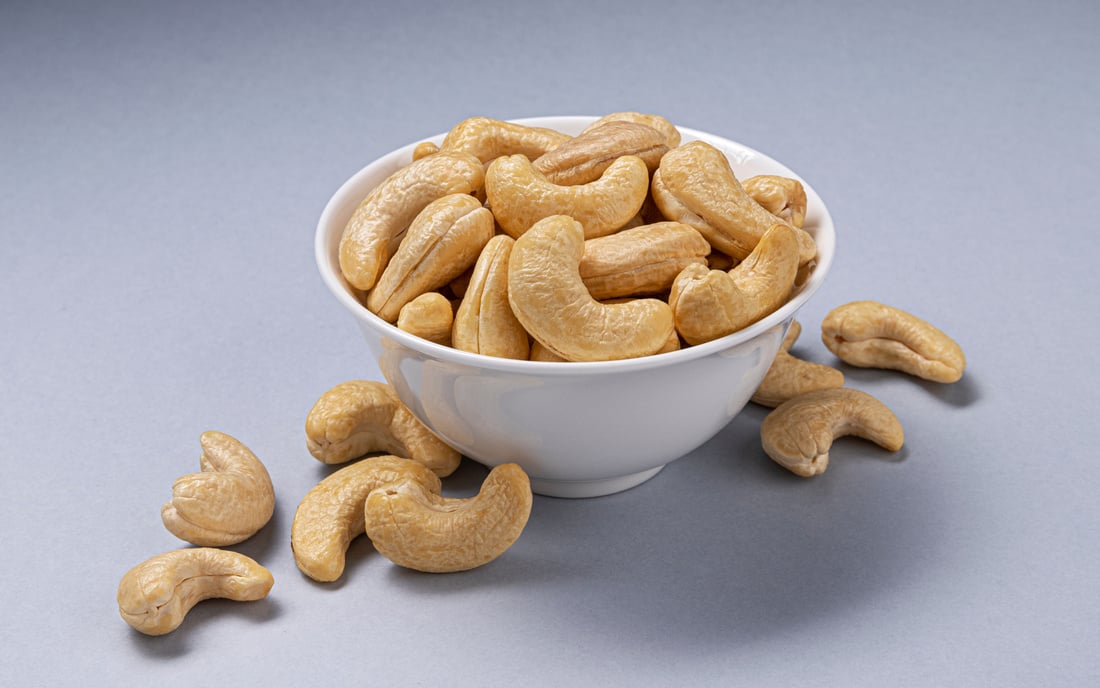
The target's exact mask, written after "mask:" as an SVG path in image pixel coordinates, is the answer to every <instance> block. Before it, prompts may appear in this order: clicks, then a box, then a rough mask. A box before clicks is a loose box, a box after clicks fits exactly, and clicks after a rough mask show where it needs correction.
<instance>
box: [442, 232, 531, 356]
mask: <svg viewBox="0 0 1100 688" xmlns="http://www.w3.org/2000/svg"><path fill="white" fill-rule="evenodd" d="M515 243H516V242H515V239H513V238H512V237H510V236H508V235H507V234H498V235H497V236H495V237H493V238H492V239H490V240H489V243H488V244H486V245H485V248H484V249H482V251H481V255H480V256H479V257H478V259H477V263H476V264H475V265H474V272H473V275H472V276H471V277H470V283H469V285H467V287H466V292H465V295H464V296H463V297H462V303H461V305H459V307H458V312H457V313H455V319H454V328H453V331H452V333H451V340H452V342H453V344H454V347H455V348H456V349H460V350H462V351H469V352H471V353H475V354H483V355H485V356H497V357H500V358H514V359H519V360H526V359H527V356H528V353H529V343H528V337H527V331H526V330H524V329H523V325H521V324H520V322H519V320H517V319H516V315H515V313H513V312H512V306H511V305H510V304H509V303H508V263H509V260H510V257H511V255H512V247H513V246H514V245H515Z"/></svg>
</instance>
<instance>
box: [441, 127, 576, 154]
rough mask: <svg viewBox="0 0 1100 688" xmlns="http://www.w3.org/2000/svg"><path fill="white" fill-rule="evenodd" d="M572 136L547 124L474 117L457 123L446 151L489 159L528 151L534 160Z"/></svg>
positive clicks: (443, 144) (445, 145)
mask: <svg viewBox="0 0 1100 688" xmlns="http://www.w3.org/2000/svg"><path fill="white" fill-rule="evenodd" d="M570 138H572V137H571V136H569V135H568V134H563V133H561V132H560V131H554V130H553V129H547V128H545V127H529V126H526V125H523V124H516V123H515V122H505V121H502V120H499V119H490V118H488V117H471V118H469V119H465V120H463V121H461V122H459V123H458V124H456V125H455V126H454V127H453V128H452V129H451V130H450V131H449V132H447V136H446V137H445V138H444V139H443V143H442V144H440V146H439V149H440V150H441V151H443V152H462V153H469V154H471V155H474V156H476V157H477V158H478V159H479V160H481V162H483V163H488V162H491V161H493V160H495V159H496V158H499V157H500V156H502V155H524V156H526V157H527V158H529V159H531V160H534V159H535V158H537V157H539V156H540V155H543V154H544V153H546V152H547V151H550V150H553V149H554V148H556V147H557V146H560V145H561V144H563V143H565V142H566V141H568V140H569V139H570Z"/></svg>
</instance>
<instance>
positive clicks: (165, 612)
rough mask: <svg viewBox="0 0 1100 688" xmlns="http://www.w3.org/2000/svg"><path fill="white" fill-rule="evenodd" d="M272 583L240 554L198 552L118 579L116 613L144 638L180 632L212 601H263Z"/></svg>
mask: <svg viewBox="0 0 1100 688" xmlns="http://www.w3.org/2000/svg"><path fill="white" fill-rule="evenodd" d="M274 584H275V579H274V578H273V577H272V576H271V572H270V571H268V570H267V569H265V568H264V567H263V566H260V565H259V564H257V563H256V562H255V561H254V560H252V559H250V558H249V557H246V556H245V555H243V554H238V553H237V552H233V551H230V550H223V549H213V548H209V547H200V548H195V549H180V550H174V551H171V552H165V553H163V554H158V555H156V556H155V557H152V558H150V559H147V560H146V561H143V562H142V563H140V564H138V565H137V566H135V567H134V568H132V569H130V570H129V571H127V572H126V574H125V575H123V576H122V580H121V581H120V582H119V584H118V612H119V614H120V615H121V616H122V618H123V620H124V621H125V622H126V623H128V624H130V625H131V626H133V627H134V628H135V629H136V630H138V631H141V632H142V633H144V634H146V635H164V634H165V633H170V632H171V631H174V630H176V629H177V628H179V626H180V624H182V623H183V619H184V617H185V616H187V612H189V611H191V608H192V607H194V606H195V605H196V604H198V603H199V602H201V601H203V600H208V599H211V598H214V597H218V598H224V599H229V600H236V601H238V602H251V601H255V600H260V599H263V598H264V597H267V593H268V592H270V591H271V586H272V585H274Z"/></svg>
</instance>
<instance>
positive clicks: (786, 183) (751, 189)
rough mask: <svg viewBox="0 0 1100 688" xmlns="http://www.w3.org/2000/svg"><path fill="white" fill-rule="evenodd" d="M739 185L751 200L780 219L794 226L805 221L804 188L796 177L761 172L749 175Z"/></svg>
mask: <svg viewBox="0 0 1100 688" xmlns="http://www.w3.org/2000/svg"><path fill="white" fill-rule="evenodd" d="M741 185H742V186H743V187H744V189H745V193H747V194H748V195H749V196H750V197H751V198H752V200H754V201H756V202H757V203H759V204H760V205H761V207H763V208H764V210H767V211H768V212H769V213H771V214H772V215H775V216H776V217H778V218H780V219H781V220H785V221H787V222H789V223H791V224H792V225H794V226H795V227H801V226H802V224H803V223H804V222H805V221H806V189H804V188H803V187H802V182H800V181H798V180H797V179H791V178H790V177H780V176H778V175H774V174H761V175H757V176H755V177H749V178H748V179H746V180H745V181H743V182H741Z"/></svg>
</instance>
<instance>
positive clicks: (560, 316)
mask: <svg viewBox="0 0 1100 688" xmlns="http://www.w3.org/2000/svg"><path fill="white" fill-rule="evenodd" d="M583 254H584V230H583V228H582V227H581V225H580V223H579V222H577V221H575V220H573V219H572V218H570V217H566V216H564V215H555V216H552V217H548V218H546V219H544V220H541V221H539V222H538V223H537V224H535V226H533V227H531V229H530V230H529V231H528V232H527V233H526V234H524V235H523V236H521V237H520V238H519V239H517V240H516V244H515V246H514V247H513V248H512V255H511V259H510V261H509V265H508V300H509V303H510V304H511V306H512V312H514V313H515V315H516V318H517V319H518V320H519V321H520V323H521V324H522V325H523V326H524V328H525V329H526V330H527V332H529V333H530V334H531V336H532V337H534V338H535V339H537V340H538V341H540V342H542V344H543V345H544V346H546V347H547V348H548V349H550V350H551V351H553V352H554V353H555V354H557V355H559V356H561V357H562V358H565V359H568V360H570V361H609V360H614V359H622V358H635V357H638V356H649V355H650V354H654V353H657V352H658V351H659V350H660V349H661V347H663V346H664V345H665V343H666V342H667V341H668V339H669V337H670V336H671V333H672V331H673V323H672V310H671V309H670V308H669V306H668V304H667V303H665V302H663V301H660V300H658V299H636V300H633V301H630V302H628V303H620V304H604V303H600V302H599V301H596V300H595V299H593V298H592V296H591V294H589V293H588V288H587V287H585V286H584V282H583V281H581V276H580V273H579V265H580V261H581V256H582V255H583Z"/></svg>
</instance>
